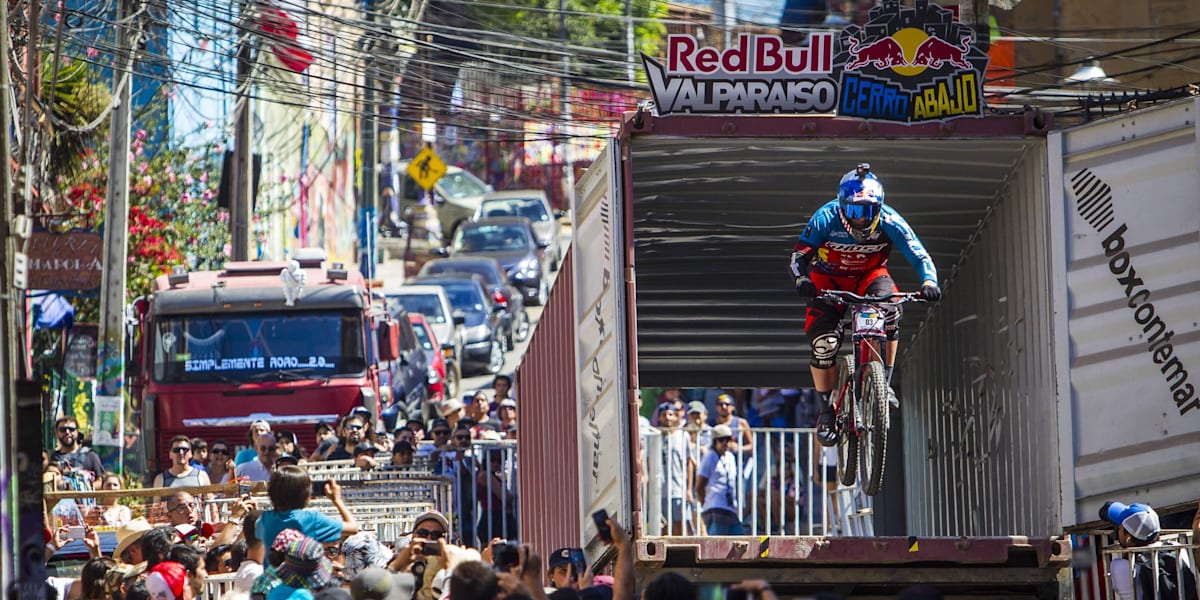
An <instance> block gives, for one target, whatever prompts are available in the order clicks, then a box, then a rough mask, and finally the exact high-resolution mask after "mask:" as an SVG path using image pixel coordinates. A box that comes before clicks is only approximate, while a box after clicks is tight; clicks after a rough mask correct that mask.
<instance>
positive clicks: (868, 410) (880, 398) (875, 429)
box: [859, 360, 888, 496]
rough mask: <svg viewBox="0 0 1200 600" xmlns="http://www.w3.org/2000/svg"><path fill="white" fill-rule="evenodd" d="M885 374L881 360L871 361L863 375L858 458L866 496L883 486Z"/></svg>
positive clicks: (885, 403) (885, 426)
mask: <svg viewBox="0 0 1200 600" xmlns="http://www.w3.org/2000/svg"><path fill="white" fill-rule="evenodd" d="M887 391H888V389H887V375H885V374H884V369H883V363H882V362H879V361H877V360H876V361H871V362H869V363H867V365H866V371H865V372H863V379H862V400H863V401H862V411H863V414H862V417H863V431H862V439H861V441H862V444H861V448H860V449H859V458H860V459H861V462H860V464H861V466H862V473H861V475H862V486H863V491H864V492H866V494H867V495H868V496H874V495H875V494H878V493H879V488H880V487H882V486H883V467H884V454H885V453H886V452H887V434H888V393H887Z"/></svg>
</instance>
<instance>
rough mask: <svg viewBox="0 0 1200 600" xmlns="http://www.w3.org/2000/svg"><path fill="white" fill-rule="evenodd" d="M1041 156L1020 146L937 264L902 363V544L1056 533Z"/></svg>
mask: <svg viewBox="0 0 1200 600" xmlns="http://www.w3.org/2000/svg"><path fill="white" fill-rule="evenodd" d="M1045 152H1046V151H1045V145H1044V143H1030V144H1029V145H1028V146H1026V150H1025V151H1024V152H1023V153H1022V154H1021V155H1019V156H1018V158H1017V159H1016V160H1015V161H1014V162H1015V164H1014V165H1013V168H1012V171H1011V175H1010V177H1008V178H1007V180H1005V181H1003V182H997V189H996V199H995V201H994V202H993V203H992V209H991V210H990V211H989V212H988V214H987V216H986V217H984V219H983V220H982V221H981V223H980V225H981V227H980V229H979V230H978V231H977V232H976V235H975V238H974V240H973V244H972V245H971V246H970V247H969V248H968V249H967V250H966V251H965V252H964V253H963V255H962V256H961V257H960V259H959V262H958V264H957V265H956V266H955V267H954V268H949V267H950V265H944V266H943V265H939V267H940V268H941V277H942V279H943V281H944V282H946V293H945V296H944V297H943V299H942V301H941V303H940V304H939V305H938V307H937V309H936V310H934V311H931V312H930V316H929V318H928V320H927V321H926V322H925V323H924V324H923V325H922V329H921V330H920V331H919V333H918V334H917V336H916V339H915V340H914V342H913V344H912V347H911V349H910V350H909V351H908V352H907V354H905V355H904V356H903V363H902V364H901V365H900V369H899V373H900V374H901V376H902V382H901V386H902V390H903V391H902V395H901V398H902V408H901V412H902V413H903V417H902V418H903V422H904V439H905V441H906V445H907V448H906V449H905V450H906V457H905V461H906V463H905V475H906V479H907V481H906V485H905V488H906V500H907V505H908V524H907V526H908V533H909V534H910V535H921V536H993V535H1029V536H1051V535H1056V534H1060V533H1061V526H1060V519H1059V514H1058V513H1059V506H1060V499H1059V486H1058V476H1059V470H1058V469H1059V465H1058V461H1057V460H1056V456H1057V455H1058V451H1059V449H1058V430H1057V425H1056V423H1057V417H1056V404H1055V387H1054V386H1055V380H1054V370H1053V358H1054V355H1053V348H1054V339H1053V327H1052V325H1053V322H1052V316H1053V314H1052V310H1051V300H1050V294H1048V293H1046V290H1048V289H1049V287H1050V286H1051V276H1050V272H1049V260H1048V257H1049V256H1051V255H1052V253H1051V252H1050V249H1049V247H1048V244H1049V234H1048V231H1049V229H1048V227H1049V225H1048V219H1049V213H1048V207H1047V204H1046V200H1045V199H1046V181H1045V178H1046V154H1045ZM901 351H902V352H904V349H903V348H902V349H901ZM1064 450H1065V451H1068V452H1069V451H1070V449H1069V448H1067V449H1064Z"/></svg>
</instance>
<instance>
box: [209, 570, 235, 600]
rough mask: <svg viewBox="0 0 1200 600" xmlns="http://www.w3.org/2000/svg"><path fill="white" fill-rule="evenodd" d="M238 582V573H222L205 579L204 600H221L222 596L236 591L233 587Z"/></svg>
mask: <svg viewBox="0 0 1200 600" xmlns="http://www.w3.org/2000/svg"><path fill="white" fill-rule="evenodd" d="M236 582H237V573H222V574H220V575H209V576H208V577H205V578H204V599H203V600H221V596H224V595H225V594H228V593H230V592H233V591H234V590H233V586H234V583H236Z"/></svg>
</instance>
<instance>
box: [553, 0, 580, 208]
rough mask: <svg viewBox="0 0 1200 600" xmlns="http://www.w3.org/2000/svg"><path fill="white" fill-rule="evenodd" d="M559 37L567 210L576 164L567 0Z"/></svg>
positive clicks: (561, 12) (560, 139) (563, 0)
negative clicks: (573, 143) (572, 133)
mask: <svg viewBox="0 0 1200 600" xmlns="http://www.w3.org/2000/svg"><path fill="white" fill-rule="evenodd" d="M558 39H559V42H560V43H561V44H562V76H561V77H560V78H559V80H558V93H559V97H560V99H561V102H562V125H560V126H559V127H561V128H562V131H560V132H559V135H558V139H557V140H555V142H556V143H558V144H559V146H560V147H559V150H560V151H559V152H557V153H556V154H558V155H560V156H561V159H562V167H563V173H562V182H563V185H562V189H563V196H562V206H560V207H559V208H560V209H563V210H566V209H570V208H571V204H572V200H573V198H574V196H575V165H574V164H573V163H572V161H571V158H572V157H571V143H570V140H571V137H570V130H569V125H568V124H569V123H570V122H571V96H570V92H571V82H570V77H571V55H570V53H569V52H568V51H567V3H566V0H558Z"/></svg>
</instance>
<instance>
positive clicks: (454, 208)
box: [383, 161, 492, 239]
mask: <svg viewBox="0 0 1200 600" xmlns="http://www.w3.org/2000/svg"><path fill="white" fill-rule="evenodd" d="M408 162H409V161H401V162H398V163H395V165H394V166H393V168H392V172H394V173H402V174H404V175H403V178H402V180H401V184H400V189H398V190H396V195H397V196H398V197H399V198H400V214H404V211H405V210H407V209H408V207H410V206H412V205H414V204H416V203H418V202H419V201H420V200H421V198H422V196H423V195H424V194H425V190H423V189H421V186H419V185H417V182H416V181H413V178H412V177H409V176H408V175H407V173H408ZM432 191H433V201H434V206H435V207H437V212H438V220H439V221H441V223H442V235H443V236H444V237H445V238H447V239H449V238H450V235H451V234H452V233H453V232H454V230H455V229H456V228H457V227H458V225H459V223H462V222H464V221H467V220H469V219H470V218H471V217H472V216H474V215H475V213H476V212H477V211H478V210H479V203H480V202H482V201H483V197H484V196H485V195H487V194H489V193H491V191H492V186H490V185H488V184H486V183H484V182H483V180H481V179H479V178H478V177H476V176H474V175H472V174H471V173H469V172H467V171H464V170H462V169H460V168H458V167H453V166H448V167H446V174H445V175H442V177H441V179H438V181H437V183H435V184H433V190H432ZM383 210H388V209H387V208H386V207H384V209H383Z"/></svg>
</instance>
